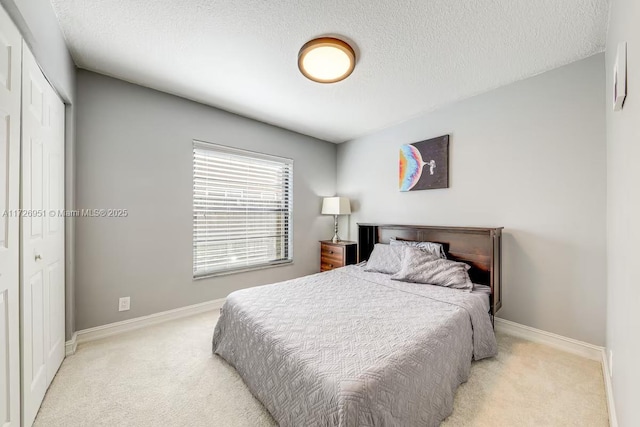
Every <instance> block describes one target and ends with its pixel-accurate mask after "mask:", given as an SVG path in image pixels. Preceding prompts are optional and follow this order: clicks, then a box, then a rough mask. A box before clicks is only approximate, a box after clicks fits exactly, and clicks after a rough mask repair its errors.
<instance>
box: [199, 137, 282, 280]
mask: <svg viewBox="0 0 640 427" xmlns="http://www.w3.org/2000/svg"><path fill="white" fill-rule="evenodd" d="M292 190H293V161H292V160H290V159H285V158H281V157H274V156H268V155H264V154H259V153H253V152H250V151H244V150H238V149H233V148H229V147H224V146H220V145H215V144H209V143H205V142H200V141H194V143H193V276H194V277H202V276H207V275H212V274H218V273H226V272H232V271H238V270H245V269H252V268H259V267H263V266H271V265H275V264H281V263H287V262H291V261H292V259H293V253H292V249H293V248H292V230H293V224H292V206H293V195H292Z"/></svg>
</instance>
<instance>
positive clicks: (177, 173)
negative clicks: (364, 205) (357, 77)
mask: <svg viewBox="0 0 640 427" xmlns="http://www.w3.org/2000/svg"><path fill="white" fill-rule="evenodd" d="M78 105H79V108H78V128H77V138H78V149H77V162H78V170H77V179H78V188H77V203H78V208H80V209H82V208H124V209H128V210H129V216H128V217H127V218H104V219H99V218H93V219H92V218H80V219H79V220H78V223H77V270H76V283H77V286H76V304H77V320H76V325H77V328H78V330H81V329H85V328H89V327H93V326H97V325H103V324H106V323H111V322H115V321H119V320H124V319H129V318H133V317H139V316H144V315H147V314H151V313H156V312H160V311H164V310H169V309H173V308H177V307H183V306H186V305H190V304H195V303H199V302H204V301H209V300H212V299H217V298H223V297H226V296H227V295H228V294H229V293H230V292H232V291H234V290H237V289H241V288H245V287H249V286H255V285H260V284H267V283H272V282H276V281H282V280H286V279H290V278H293V277H297V276H303V275H306V274H310V273H315V272H317V271H318V270H319V244H318V240H320V239H323V238H329V237H331V235H332V230H333V221H332V218H331V217H328V216H321V215H320V205H321V197H322V196H332V195H334V194H335V177H336V146H335V145H334V144H330V143H328V142H324V141H320V140H317V139H313V138H310V137H307V136H303V135H300V134H297V133H293V132H290V131H286V130H283V129H280V128H277V127H274V126H270V125H267V124H264V123H260V122H257V121H254V120H250V119H247V118H244V117H240V116H237V115H234V114H230V113H227V112H224V111H221V110H217V109H215V108H211V107H207V106H204V105H201V104H197V103H195V102H192V101H188V100H185V99H182V98H178V97H175V96H172V95H168V94H164V93H161V92H157V91H154V90H151V89H147V88H143V87H141V86H136V85H133V84H129V83H126V82H123V81H120V80H116V79H113V78H109V77H106V76H102V75H99V74H95V73H91V72H88V71H83V70H81V71H79V72H78ZM193 139H199V140H203V141H209V142H214V143H218V144H223V145H230V146H234V147H238V148H244V149H249V150H254V151H259V152H263V153H269V154H273V155H278V156H283V157H288V158H292V159H293V160H294V262H293V265H289V266H284V267H277V268H270V269H264V270H257V271H253V272H248V273H241V274H233V275H228V276H221V277H216V278H211V279H205V280H197V281H194V280H193V279H192V274H193V270H192V193H191V192H192V186H193V178H192V176H193V175H192V173H193V170H192V140H193ZM123 296H130V297H131V310H130V311H125V312H118V298H119V297H123Z"/></svg>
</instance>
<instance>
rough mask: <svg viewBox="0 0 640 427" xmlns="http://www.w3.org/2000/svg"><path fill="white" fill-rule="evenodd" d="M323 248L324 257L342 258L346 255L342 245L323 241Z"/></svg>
mask: <svg viewBox="0 0 640 427" xmlns="http://www.w3.org/2000/svg"><path fill="white" fill-rule="evenodd" d="M321 248H322V249H321V251H320V256H321V257H322V258H333V259H342V257H343V256H344V248H343V247H342V246H338V245H327V244H326V243H323V244H322V245H321Z"/></svg>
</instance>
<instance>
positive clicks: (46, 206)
mask: <svg viewBox="0 0 640 427" xmlns="http://www.w3.org/2000/svg"><path fill="white" fill-rule="evenodd" d="M63 150H64V104H63V103H62V101H60V99H59V98H58V97H57V95H56V94H55V92H54V91H53V89H52V88H51V86H50V85H49V83H48V82H47V80H46V79H45V77H44V75H43V74H42V72H41V71H40V68H39V67H38V65H37V64H36V61H35V59H34V58H33V56H32V54H31V52H30V51H29V49H28V48H27V47H26V46H23V60H22V190H21V207H22V209H23V211H24V215H23V216H22V218H21V252H22V256H21V295H22V306H21V308H22V413H23V423H24V425H26V426H30V425H31V424H32V423H33V420H34V419H35V416H36V414H37V412H38V408H39V407H40V403H41V402H42V399H43V397H44V394H45V392H46V390H47V387H48V386H49V384H50V383H51V381H52V380H53V377H54V375H55V373H56V372H57V370H58V368H59V367H60V364H61V363H62V359H64V222H63V220H64V218H63V217H62V216H59V211H60V210H61V209H63V207H64V191H63V188H64V186H63V184H64V182H63V174H64V155H63V154H64V153H63Z"/></svg>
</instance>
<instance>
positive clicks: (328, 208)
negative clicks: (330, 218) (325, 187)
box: [322, 197, 351, 215]
mask: <svg viewBox="0 0 640 427" xmlns="http://www.w3.org/2000/svg"><path fill="white" fill-rule="evenodd" d="M350 213H351V203H349V199H347V198H346V197H325V198H324V199H323V200H322V214H323V215H349V214H350Z"/></svg>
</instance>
